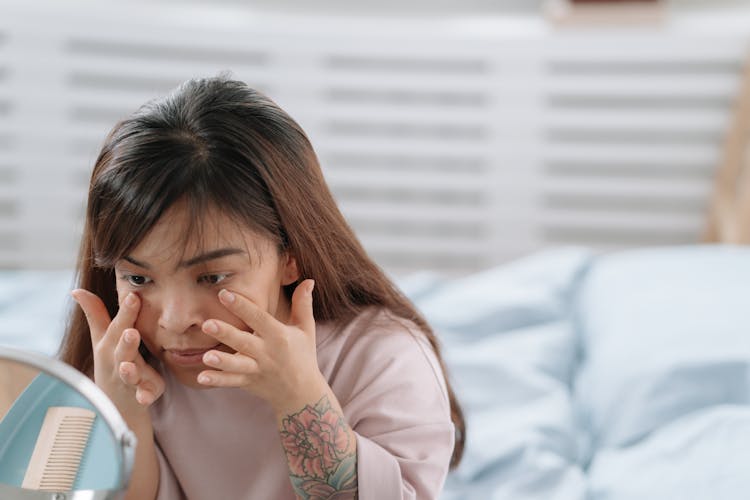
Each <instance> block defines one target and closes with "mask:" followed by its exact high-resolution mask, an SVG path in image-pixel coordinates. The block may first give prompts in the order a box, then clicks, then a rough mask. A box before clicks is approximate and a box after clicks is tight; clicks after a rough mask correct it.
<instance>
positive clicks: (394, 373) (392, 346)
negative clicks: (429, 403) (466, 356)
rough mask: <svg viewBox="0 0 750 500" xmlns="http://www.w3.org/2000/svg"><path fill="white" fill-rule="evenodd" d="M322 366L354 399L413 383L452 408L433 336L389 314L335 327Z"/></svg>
mask: <svg viewBox="0 0 750 500" xmlns="http://www.w3.org/2000/svg"><path fill="white" fill-rule="evenodd" d="M319 361H320V363H321V369H322V370H324V371H327V372H329V374H330V375H331V378H333V379H338V381H339V382H341V381H342V379H343V380H346V382H345V383H344V385H346V386H351V390H352V391H353V393H357V392H358V391H359V390H362V389H364V388H365V387H368V388H370V389H372V390H376V389H375V388H376V387H381V388H391V389H392V388H394V387H395V386H401V385H403V384H404V383H405V382H408V385H409V386H411V387H420V388H421V390H422V391H427V392H428V393H432V394H433V395H439V399H441V400H442V401H443V403H444V404H445V405H447V404H448V400H447V391H446V387H445V379H444V377H443V373H442V369H441V367H440V363H439V361H438V358H437V355H436V353H435V351H434V349H433V347H432V345H431V344H430V341H429V338H428V335H427V332H425V331H424V330H423V329H422V328H420V327H419V325H417V323H416V322H414V321H412V320H410V319H408V318H403V317H400V316H398V315H396V314H394V313H393V312H392V311H389V310H387V309H383V308H368V309H366V310H364V311H362V312H361V313H360V314H358V315H357V316H356V317H355V318H353V319H352V320H350V321H348V322H345V323H343V324H338V325H337V326H336V327H334V328H333V329H332V331H331V332H330V335H329V336H328V338H327V339H326V342H325V343H323V344H321V345H320V346H319ZM331 378H329V380H331ZM333 381H334V382H335V380H333ZM429 388H432V389H434V390H432V391H430V390H429ZM425 395H426V394H425Z"/></svg>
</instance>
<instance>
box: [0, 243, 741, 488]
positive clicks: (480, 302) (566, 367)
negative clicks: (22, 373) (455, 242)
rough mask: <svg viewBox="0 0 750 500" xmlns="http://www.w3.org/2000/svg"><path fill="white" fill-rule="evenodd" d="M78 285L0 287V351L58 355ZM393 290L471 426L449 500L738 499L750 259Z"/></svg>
mask: <svg viewBox="0 0 750 500" xmlns="http://www.w3.org/2000/svg"><path fill="white" fill-rule="evenodd" d="M71 278H72V276H71V274H70V273H63V272H60V273H46V272H6V273H0V343H6V344H8V343H9V344H13V345H19V346H23V347H26V348H30V349H34V350H38V351H41V352H44V353H47V354H54V352H55V351H56V348H57V344H58V343H59V338H60V335H61V333H62V329H63V321H64V317H65V312H66V311H67V309H68V308H69V307H71V306H72V302H71V301H70V299H69V297H68V294H67V291H68V290H69V289H70V288H71ZM399 284H400V285H401V287H402V288H403V289H404V291H405V292H406V293H407V295H409V296H410V297H411V298H412V299H413V300H414V302H415V303H416V304H417V306H418V307H419V308H420V309H421V310H422V311H423V312H424V314H425V315H426V317H427V319H428V320H429V321H430V322H431V324H432V325H433V327H434V329H435V331H436V332H437V334H438V336H439V338H440V341H441V343H442V346H443V353H444V356H445V358H446V363H447V365H448V369H449V371H450V375H451V379H452V381H453V384H454V386H455V389H456V392H457V394H458V397H459V399H460V400H461V402H462V403H463V406H464V410H465V412H466V417H467V423H468V434H467V446H466V451H465V456H464V460H463V462H462V463H461V465H460V466H459V467H458V468H457V469H456V470H454V471H452V472H451V473H450V475H449V477H448V480H447V483H446V487H445V492H444V494H443V498H444V499H447V500H458V499H482V500H484V499H511V500H530V499H539V500H542V499H544V500H556V499H559V500H584V499H585V500H621V499H622V500H625V499H627V500H634V499H638V500H640V499H660V500H661V499H672V498H674V499H679V500H685V499H701V500H703V499H711V500H714V499H720V500H721V499H727V500H734V499H738V500H739V499H745V498H748V495H749V494H748V492H750V465H749V464H750V332H749V331H748V307H747V306H746V304H747V302H748V297H750V249H748V248H742V247H731V246H684V247H669V248H654V249H643V250H633V251H627V252H621V253H615V254H609V255H601V256H596V255H594V254H592V253H591V252H589V251H588V250H587V249H585V248H562V249H556V250H549V251H545V252H541V253H539V254H536V255H532V256H529V257H526V258H523V259H520V260H518V261H516V262H513V263H511V264H507V265H503V266H500V267H497V268H494V269H489V270H486V271H484V272H481V273H477V274H475V275H471V276H467V277H465V278H461V279H447V278H443V277H441V276H440V275H438V274H433V273H424V274H420V275H413V276H410V277H407V278H404V279H401V280H399Z"/></svg>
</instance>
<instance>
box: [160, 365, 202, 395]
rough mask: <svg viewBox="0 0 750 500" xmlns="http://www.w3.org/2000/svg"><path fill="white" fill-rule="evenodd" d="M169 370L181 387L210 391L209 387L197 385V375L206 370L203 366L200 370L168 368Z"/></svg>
mask: <svg viewBox="0 0 750 500" xmlns="http://www.w3.org/2000/svg"><path fill="white" fill-rule="evenodd" d="M169 369H170V371H171V372H172V375H174V377H175V378H176V379H177V381H178V382H180V383H181V384H182V385H185V386H187V387H191V388H193V389H211V387H210V386H206V385H203V384H200V383H198V375H199V374H200V373H201V372H202V371H203V370H207V369H208V367H207V366H204V367H202V368H192V369H185V368H176V367H171V366H170V367H169Z"/></svg>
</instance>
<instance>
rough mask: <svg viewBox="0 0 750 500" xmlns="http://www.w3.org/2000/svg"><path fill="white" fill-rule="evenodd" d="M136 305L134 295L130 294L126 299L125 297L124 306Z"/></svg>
mask: <svg viewBox="0 0 750 500" xmlns="http://www.w3.org/2000/svg"><path fill="white" fill-rule="evenodd" d="M135 303H136V298H135V295H134V294H133V293H132V292H131V293H129V294H128V296H127V297H125V305H127V306H128V307H133V306H134V305H135Z"/></svg>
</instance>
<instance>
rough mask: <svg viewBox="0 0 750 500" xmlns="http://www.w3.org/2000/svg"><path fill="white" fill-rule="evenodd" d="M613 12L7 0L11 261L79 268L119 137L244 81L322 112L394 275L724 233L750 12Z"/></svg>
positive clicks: (531, 1) (354, 209)
mask: <svg viewBox="0 0 750 500" xmlns="http://www.w3.org/2000/svg"><path fill="white" fill-rule="evenodd" d="M610 3H612V4H613V5H612V6H610V7H601V8H600V7H598V6H592V5H588V2H587V5H582V6H573V5H570V4H568V3H566V2H565V1H562V0H560V1H541V0H493V1H490V0H462V1H460V2H459V1H450V0H419V1H415V0H413V1H411V2H401V1H396V0H379V1H377V2H357V3H354V2H349V1H345V0H325V1H316V2H311V1H301V0H294V1H292V0H284V1H282V0H273V1H271V0H255V1H241V0H223V1H211V2H209V1H208V0H206V1H193V2H183V1H176V0H174V1H169V0H161V1H150V2H145V1H144V2H135V1H131V2H114V1H110V0H98V1H88V0H66V1H65V2H59V1H52V0H33V1H29V0H0V269H70V268H71V267H72V266H73V265H74V261H75V255H76V252H77V245H78V240H79V237H80V231H81V226H82V216H83V211H84V204H85V198H86V192H87V184H88V178H89V174H90V171H91V168H92V166H93V163H94V160H95V159H96V156H97V153H98V150H99V148H100V147H101V144H102V141H103V139H104V137H105V136H106V134H107V132H108V131H109V130H110V128H111V127H112V126H113V125H114V124H115V122H116V121H117V120H118V119H120V118H122V117H124V116H127V115H128V114H129V113H130V112H132V111H134V110H135V109H137V108H138V106H139V105H141V104H143V103H144V102H146V101H147V100H149V99H152V98H154V97H158V96H161V95H164V94H165V93H166V92H167V91H169V90H170V89H171V88H173V87H175V86H176V85H178V84H179V83H180V82H181V81H183V80H185V79H188V78H191V77H195V76H210V75H216V74H217V73H219V72H220V71H224V70H229V71H231V72H232V73H233V75H234V76H235V77H237V78H239V79H242V80H244V81H247V82H248V83H249V84H250V85H252V86H254V87H256V88H258V89H260V90H262V91H264V92H265V93H267V94H268V95H269V96H270V97H271V98H272V99H274V100H275V101H276V102H277V103H279V104H280V105H281V106H282V107H283V108H284V109H286V111H288V112H289V113H290V114H291V115H292V116H293V117H294V118H295V119H296V120H297V121H298V122H299V123H300V124H301V125H302V127H303V128H304V129H305V130H306V131H307V133H308V135H309V136H310V138H311V140H312V142H313V145H314V146H315V148H316V151H317V153H318V156H319V158H320V160H321V164H322V167H323V170H324V173H325V175H326V177H327V179H328V181H329V184H330V185H331V188H332V190H333V192H334V194H335V196H336V198H337V200H338V202H339V205H340V207H341V209H342V211H343V212H344V214H345V215H346V217H347V218H348V220H349V221H350V223H351V225H352V226H353V227H354V229H355V230H356V231H357V233H358V235H359V236H360V238H361V239H362V241H363V243H364V244H365V246H366V247H367V249H368V250H369V252H370V253H371V255H372V256H373V257H374V258H375V260H376V261H377V262H379V263H380V264H381V265H382V266H383V267H384V268H385V269H386V270H388V271H390V272H392V273H394V274H396V275H401V274H406V273H412V272H414V271H419V270H427V269H428V270H438V271H440V272H444V273H447V274H453V275H462V274H466V273H469V272H472V271H475V270H478V269H484V268H488V267H490V266H493V265H496V264H500V263H503V262H506V261H508V260H511V259H514V258H516V257H519V256H522V255H526V254H529V253H531V252H534V251H537V250H540V249H543V248H548V247H554V246H560V245H569V244H573V245H584V246H587V247H591V248H593V249H594V250H596V251H610V250H616V249H621V248H628V247H639V246H650V245H671V244H683V243H695V242H699V241H703V240H704V239H706V238H707V237H710V238H717V237H718V236H717V234H716V230H715V228H714V230H711V224H712V223H711V220H712V217H714V215H712V214H713V208H714V207H715V205H716V199H717V193H720V192H721V190H722V189H723V190H724V194H725V195H726V194H727V193H728V192H729V191H732V193H733V194H735V193H734V191H735V190H739V188H740V187H741V186H739V183H740V182H741V178H742V177H741V175H740V173H739V170H738V168H739V167H738V165H740V163H741V162H740V160H739V158H740V156H741V154H740V153H742V154H744V151H745V148H746V146H745V145H744V144H745V143H744V142H743V141H744V139H745V138H746V137H745V135H744V132H746V124H745V118H744V117H745V116H746V115H747V113H743V111H742V110H743V109H744V108H743V107H742V106H743V105H742V103H743V102H744V101H743V95H744V94H743V88H744V87H743V85H745V84H744V83H743V82H745V81H746V79H745V77H744V76H743V74H744V73H743V72H744V71H745V67H746V64H745V63H746V61H747V60H748V55H750V50H749V49H750V44H749V43H748V42H749V41H750V2H748V1H740V0H711V1H708V0H706V1H699V0H672V1H671V2H658V1H657V2H644V3H641V4H637V5H634V6H626V7H624V6H623V5H622V3H623V2H610ZM592 9H594V10H592ZM743 158H744V156H743ZM722 172H724V173H725V175H724V177H721V173H722ZM720 178H722V179H723V181H722V182H723V184H722V183H721V182H717V179H720ZM722 186H723V188H722ZM733 203H734V202H733ZM738 203H739V202H738ZM730 205H731V203H730ZM735 205H736V203H735V204H734V205H732V206H735ZM714 225H715V224H714ZM711 233H713V236H712V235H711ZM707 235H708V236H707Z"/></svg>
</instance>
